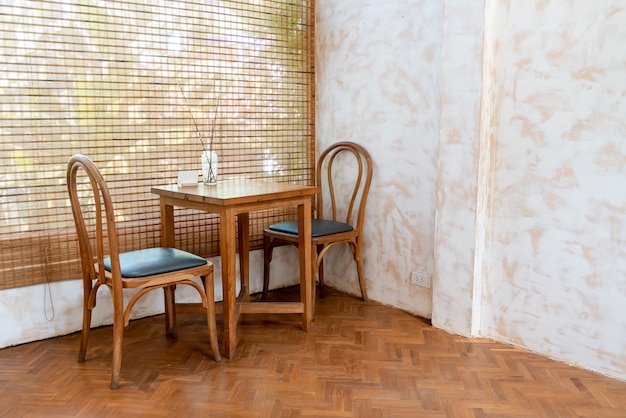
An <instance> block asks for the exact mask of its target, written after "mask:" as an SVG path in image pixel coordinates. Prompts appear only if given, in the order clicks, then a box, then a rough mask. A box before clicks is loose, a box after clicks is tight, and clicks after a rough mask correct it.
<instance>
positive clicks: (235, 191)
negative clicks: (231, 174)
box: [151, 179, 320, 206]
mask: <svg viewBox="0 0 626 418" xmlns="http://www.w3.org/2000/svg"><path fill="white" fill-rule="evenodd" d="M151 192H152V193H154V194H157V195H160V196H164V197H171V198H176V199H185V200H190V201H194V202H203V203H209V204H213V205H221V206H227V205H237V204H246V203H253V202H264V201H271V200H277V199H289V198H294V197H302V196H312V195H315V194H317V193H319V192H320V188H319V187H317V186H303V185H299V184H288V183H273V182H270V181H265V180H253V179H233V180H221V181H218V182H217V184H216V185H213V186H209V185H206V184H204V183H198V184H194V185H191V186H178V185H176V184H173V185H170V186H158V187H152V189H151Z"/></svg>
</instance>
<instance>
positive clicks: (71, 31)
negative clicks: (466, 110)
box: [0, 0, 315, 289]
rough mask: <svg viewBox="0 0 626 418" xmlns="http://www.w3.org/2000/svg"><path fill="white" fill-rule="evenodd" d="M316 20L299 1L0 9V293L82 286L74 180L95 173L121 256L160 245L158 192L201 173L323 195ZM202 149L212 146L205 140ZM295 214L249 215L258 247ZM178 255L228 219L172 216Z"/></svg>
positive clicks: (16, 2)
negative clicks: (81, 170)
mask: <svg viewBox="0 0 626 418" xmlns="http://www.w3.org/2000/svg"><path fill="white" fill-rule="evenodd" d="M313 7H314V5H313V4H312V2H311V1H298V0H273V1H266V0H248V1H243V0H239V1H234V0H233V1H225V0H206V1H193V0H181V1H175V0H134V1H133V0H121V1H100V0H92V1H85V0H48V1H27V0H9V1H8V2H3V4H2V5H0V23H1V25H0V118H1V120H2V123H1V124H0V289H3V288H9V287H17V286H25V285H30V284H35V283H42V282H46V281H54V280H65V279H75V278H79V277H80V274H81V273H80V265H79V263H78V249H77V243H76V240H75V232H74V224H73V220H72V215H71V209H70V207H69V200H68V197H67V189H66V184H65V168H66V163H67V160H68V159H69V157H70V156H71V155H72V154H74V153H82V154H85V155H87V156H89V157H90V158H91V159H93V160H94V162H95V163H96V164H97V165H98V166H99V168H100V170H101V171H102V173H103V175H104V176H105V178H106V180H107V182H108V185H109V188H110V190H111V192H112V194H113V199H114V203H115V205H116V210H117V213H116V216H117V218H118V219H117V221H118V228H119V230H120V234H121V235H122V236H121V242H120V243H121V245H122V248H123V250H132V249H136V248H139V247H144V246H155V245H159V242H160V223H159V207H158V199H157V198H156V196H154V195H152V194H151V193H150V187H151V186H152V185H155V184H156V185H161V184H170V183H175V182H176V178H177V174H178V171H180V170H198V172H199V171H200V157H201V154H202V150H203V143H204V144H205V145H206V146H207V147H208V146H209V144H210V143H211V141H212V144H213V147H214V149H216V150H217V151H218V153H219V158H220V178H222V179H223V178H229V177H236V176H246V177H250V178H263V179H269V180H271V181H284V182H295V183H299V184H312V183H313V170H314V153H315V151H314V143H315V141H314V43H313V42H314V39H313V36H314V28H313V25H314V10H313ZM200 138H202V140H201V139H200ZM291 215H292V213H291V212H290V211H268V212H263V213H259V214H251V219H250V222H251V226H250V227H251V239H252V242H251V246H252V247H253V248H255V247H256V248H258V247H259V246H260V243H261V238H262V229H263V227H265V226H266V225H268V224H269V223H271V222H275V221H276V220H279V219H284V218H285V217H288V216H291ZM176 219H177V223H176V225H177V230H176V236H177V246H179V247H181V248H184V249H186V250H189V251H192V252H194V253H197V254H200V255H203V256H206V257H208V256H212V255H216V254H217V253H218V248H219V247H218V244H219V237H218V228H217V221H218V219H217V218H216V217H215V215H209V214H205V213H201V212H195V211H191V210H182V209H181V210H177V212H176Z"/></svg>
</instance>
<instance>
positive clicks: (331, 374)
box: [0, 289, 626, 418]
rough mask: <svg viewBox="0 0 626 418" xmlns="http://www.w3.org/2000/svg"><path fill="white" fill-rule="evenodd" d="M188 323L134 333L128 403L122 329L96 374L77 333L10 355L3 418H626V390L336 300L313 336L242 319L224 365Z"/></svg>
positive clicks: (183, 316) (289, 323)
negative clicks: (114, 384) (174, 334)
mask: <svg viewBox="0 0 626 418" xmlns="http://www.w3.org/2000/svg"><path fill="white" fill-rule="evenodd" d="M297 295H298V291H297V289H287V290H282V291H275V292H272V294H271V296H272V298H273V299H274V300H287V299H290V298H292V299H293V298H294V297H296V298H297ZM178 321H179V332H178V339H169V338H167V337H166V336H165V328H164V319H163V317H162V316H157V317H152V318H146V319H141V320H138V321H133V322H132V323H131V324H130V326H129V328H127V329H126V331H125V339H124V350H123V361H122V373H121V387H120V389H119V390H117V391H111V390H110V389H109V381H110V365H111V333H112V331H111V327H102V328H98V329H94V330H93V331H92V335H91V339H90V342H89V348H88V350H87V361H86V362H85V363H78V362H77V361H76V358H77V353H78V345H79V334H78V333H76V334H72V335H68V336H64V337H59V338H53V339H49V340H45V341H38V342H34V343H29V344H25V345H21V346H17V347H8V348H5V349H2V350H0V399H1V400H2V401H1V402H0V416H2V417H36V416H88V417H108V416H111V417H118V416H125V417H133V416H137V417H178V416H180V417H188V416H189V417H195V416H217V417H363V418H369V417H372V418H374V417H416V416H419V417H498V418H500V417H625V416H626V382H621V381H618V380H615V379H610V378H608V377H605V376H601V375H598V374H595V373H592V372H590V371H586V370H582V369H578V368H575V367H572V366H569V365H566V364H563V363H560V362H557V361H553V360H550V359H548V358H545V357H541V356H538V355H536V354H532V353H528V352H526V351H524V350H521V349H518V348H515V347H510V346H507V345H504V344H499V343H494V342H492V341H489V340H486V339H466V338H462V337H459V336H456V335H451V334H448V333H446V332H445V331H442V330H438V329H435V328H433V327H431V326H430V324H429V323H428V321H426V320H424V319H420V318H416V317H413V316H411V315H408V314H407V313H405V312H402V311H399V310H397V309H394V308H391V307H388V306H382V305H380V304H376V303H373V302H363V301H361V300H359V299H355V298H353V297H351V296H348V295H344V294H341V293H339V292H335V291H332V290H328V289H326V290H325V291H324V292H323V297H321V298H320V299H319V301H318V303H317V306H316V318H315V323H314V326H313V327H312V329H311V330H310V331H309V332H308V333H307V332H304V331H302V328H301V326H302V323H301V319H300V315H295V314H294V315H291V314H286V315H285V314H263V315H251V314H247V315H246V314H243V315H242V316H241V323H240V326H239V332H238V335H239V343H238V346H237V357H236V358H235V359H233V360H226V359H223V360H222V362H220V363H216V362H215V361H213V358H212V355H211V349H210V346H209V341H208V335H207V328H206V316H205V315H204V314H202V313H195V312H185V313H180V314H179V315H178ZM218 322H220V323H221V316H218ZM219 326H220V335H221V332H222V331H223V328H222V327H221V324H220V325H219ZM221 344H222V348H223V341H221Z"/></svg>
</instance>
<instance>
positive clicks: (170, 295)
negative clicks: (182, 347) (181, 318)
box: [163, 286, 178, 338]
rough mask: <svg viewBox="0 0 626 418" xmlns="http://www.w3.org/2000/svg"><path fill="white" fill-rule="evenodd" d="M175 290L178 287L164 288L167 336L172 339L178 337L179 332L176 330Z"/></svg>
mask: <svg viewBox="0 0 626 418" xmlns="http://www.w3.org/2000/svg"><path fill="white" fill-rule="evenodd" d="M175 290H176V286H167V287H164V288H163V296H164V299H165V335H167V336H168V337H171V338H177V337H178V330H177V329H176V296H175V293H174V291H175Z"/></svg>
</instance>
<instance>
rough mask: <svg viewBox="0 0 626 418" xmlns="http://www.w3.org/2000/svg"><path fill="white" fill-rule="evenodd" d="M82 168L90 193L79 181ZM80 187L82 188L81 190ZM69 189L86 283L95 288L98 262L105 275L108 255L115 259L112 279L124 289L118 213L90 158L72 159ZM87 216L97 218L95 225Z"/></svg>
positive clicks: (68, 168) (74, 157) (69, 165)
mask: <svg viewBox="0 0 626 418" xmlns="http://www.w3.org/2000/svg"><path fill="white" fill-rule="evenodd" d="M80 169H83V171H84V173H85V174H86V176H87V179H88V182H85V184H88V185H89V186H90V190H86V189H83V188H82V185H83V184H84V183H82V182H79V181H78V176H79V170H80ZM79 184H80V185H81V188H80V189H79ZM67 187H68V190H69V195H70V201H71V204H72V214H73V215H74V222H75V224H76V231H77V233H78V244H79V248H80V260H81V265H82V271H83V280H84V281H89V285H88V286H89V287H91V280H93V279H96V278H97V277H96V271H95V266H94V263H95V264H96V265H97V266H98V271H99V272H104V271H105V268H104V259H105V257H107V256H108V257H110V259H111V276H112V279H113V280H114V284H119V285H120V286H121V283H119V281H121V274H120V262H119V241H118V236H117V228H116V225H115V213H114V210H113V203H112V201H111V195H110V193H109V189H108V187H107V185H106V182H105V180H104V178H103V177H102V175H101V174H100V171H99V170H98V168H97V167H96V165H95V164H94V163H93V162H92V161H91V160H90V159H89V158H87V157H86V156H84V155H80V154H77V155H74V156H72V158H71V159H70V161H69V162H68V167H67ZM87 211H88V213H87ZM91 213H93V215H91ZM86 217H87V219H91V218H92V217H93V219H92V220H93V223H94V224H93V226H91V225H90V226H89V227H88V226H87V223H86V221H85V218H86ZM107 253H108V254H107ZM87 272H89V273H87ZM115 281H117V282H118V283H115ZM85 284H86V283H85Z"/></svg>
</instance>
